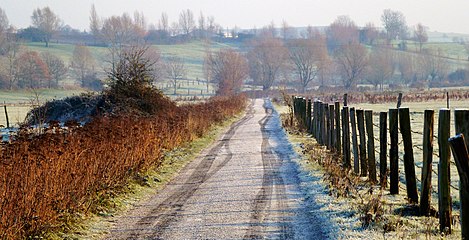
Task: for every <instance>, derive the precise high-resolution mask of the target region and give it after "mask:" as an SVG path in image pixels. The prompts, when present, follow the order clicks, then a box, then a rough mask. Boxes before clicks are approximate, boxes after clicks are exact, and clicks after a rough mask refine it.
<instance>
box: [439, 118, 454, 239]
mask: <svg viewBox="0 0 469 240" xmlns="http://www.w3.org/2000/svg"><path fill="white" fill-rule="evenodd" d="M450 115H451V111H450V110H449V109H440V113H439V114H438V149H439V154H440V162H439V163H438V216H439V219H440V232H445V233H451V222H452V219H451V195H450V176H451V175H450V167H449V164H450V158H451V155H450V151H451V150H450V147H449V143H448V139H449V137H450V118H451V117H450Z"/></svg>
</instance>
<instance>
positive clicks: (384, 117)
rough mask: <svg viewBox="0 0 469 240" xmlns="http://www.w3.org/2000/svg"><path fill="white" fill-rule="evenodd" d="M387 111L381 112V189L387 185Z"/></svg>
mask: <svg viewBox="0 0 469 240" xmlns="http://www.w3.org/2000/svg"><path fill="white" fill-rule="evenodd" d="M387 128H388V126H387V112H380V113H379V182H380V185H381V189H384V188H386V185H387V171H388V170H387V168H388V166H387V160H386V159H387V157H386V154H387V149H388V136H387V133H388V129H387Z"/></svg>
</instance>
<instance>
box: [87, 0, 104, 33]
mask: <svg viewBox="0 0 469 240" xmlns="http://www.w3.org/2000/svg"><path fill="white" fill-rule="evenodd" d="M102 25H103V23H102V21H101V19H100V18H99V16H98V13H97V12H96V8H95V6H94V4H92V5H91V10H90V31H91V33H92V34H93V36H94V37H95V39H96V38H99V37H100V35H101V28H102Z"/></svg>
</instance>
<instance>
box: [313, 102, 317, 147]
mask: <svg viewBox="0 0 469 240" xmlns="http://www.w3.org/2000/svg"><path fill="white" fill-rule="evenodd" d="M317 127H318V101H314V103H313V126H312V134H313V137H314V138H316V141H317V139H318V135H317Z"/></svg>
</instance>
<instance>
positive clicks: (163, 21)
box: [158, 12, 169, 36]
mask: <svg viewBox="0 0 469 240" xmlns="http://www.w3.org/2000/svg"><path fill="white" fill-rule="evenodd" d="M158 30H160V31H161V32H162V33H163V34H164V35H165V36H169V18H168V14H167V13H166V12H162V13H161V17H160V21H159V22H158Z"/></svg>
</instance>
